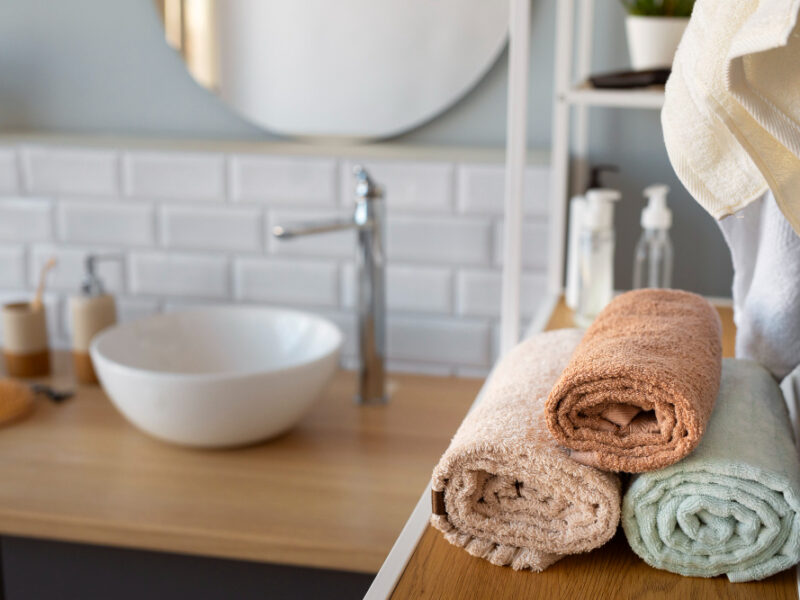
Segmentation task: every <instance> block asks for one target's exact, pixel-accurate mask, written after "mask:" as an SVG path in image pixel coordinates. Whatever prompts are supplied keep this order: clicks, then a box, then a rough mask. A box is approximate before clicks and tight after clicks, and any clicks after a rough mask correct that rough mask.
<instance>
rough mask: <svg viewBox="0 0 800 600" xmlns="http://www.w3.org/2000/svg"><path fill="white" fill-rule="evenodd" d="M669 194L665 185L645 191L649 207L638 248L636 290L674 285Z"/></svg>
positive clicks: (635, 260) (634, 268) (635, 266)
mask: <svg viewBox="0 0 800 600" xmlns="http://www.w3.org/2000/svg"><path fill="white" fill-rule="evenodd" d="M667 193H669V187H667V186H666V185H662V184H656V185H651V186H650V187H648V188H646V189H645V190H644V196H645V198H647V206H646V207H645V208H644V210H642V227H643V228H644V232H643V233H642V237H641V238H639V242H638V243H637V244H636V254H635V258H634V265H633V287H634V289H639V288H668V287H670V286H671V285H672V242H671V241H670V239H669V228H670V227H671V226H672V211H671V210H670V209H669V207H668V206H667Z"/></svg>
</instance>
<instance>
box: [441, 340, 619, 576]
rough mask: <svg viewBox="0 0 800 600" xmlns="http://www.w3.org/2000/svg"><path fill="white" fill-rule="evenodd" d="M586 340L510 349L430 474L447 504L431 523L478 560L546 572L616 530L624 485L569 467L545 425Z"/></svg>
mask: <svg viewBox="0 0 800 600" xmlns="http://www.w3.org/2000/svg"><path fill="white" fill-rule="evenodd" d="M580 338H581V332H580V331H578V330H575V329H562V330H557V331H552V332H548V333H543V334H540V335H537V336H534V337H532V338H530V339H528V340H526V341H524V342H522V343H521V344H519V345H518V346H517V347H515V348H514V349H512V350H511V351H510V352H509V353H508V354H507V355H506V356H505V357H504V358H503V359H502V361H501V362H500V363H499V364H498V365H497V367H496V368H495V371H494V373H493V374H492V376H491V378H490V380H489V382H488V383H487V385H486V388H485V390H484V392H483V398H482V400H481V401H480V402H479V404H478V405H477V406H476V407H475V408H473V410H472V411H471V412H470V413H469V414H468V415H467V417H466V418H465V419H464V422H463V423H462V424H461V426H460V427H459V429H458V431H457V432H456V434H455V436H454V437H453V440H452V441H451V443H450V447H449V448H448V449H447V451H446V452H445V453H444V455H443V456H442V458H441V460H440V461H439V464H438V465H437V466H436V468H435V470H434V472H433V478H432V482H431V485H432V488H433V492H434V498H436V497H437V494H438V495H439V497H440V498H441V495H442V494H443V502H441V501H440V502H435V504H438V505H439V507H438V510H437V507H435V509H434V515H433V516H432V517H431V523H432V524H433V526H434V527H436V528H437V529H439V530H440V531H442V532H443V533H444V536H445V538H446V539H447V540H448V541H449V542H450V543H452V544H455V545H457V546H461V547H463V548H464V549H465V550H466V551H467V552H469V553H470V554H472V555H473V556H478V557H480V558H484V559H486V560H488V561H489V562H491V563H493V564H496V565H510V566H511V567H513V568H514V569H531V570H534V571H541V570H543V569H546V568H547V567H548V566H550V565H551V564H553V563H554V562H556V561H557V560H558V559H559V558H561V557H562V556H564V555H567V554H574V553H579V552H587V551H589V550H592V549H594V548H597V547H598V546H602V545H603V544H604V543H606V542H607V541H608V540H610V539H611V537H612V536H613V535H614V532H615V531H616V529H617V525H618V523H619V516H620V503H621V492H620V481H619V478H618V477H617V476H616V475H614V474H611V473H604V472H601V471H599V470H597V469H594V468H592V467H587V466H585V465H581V464H579V463H577V462H575V461H573V460H571V459H570V458H569V456H568V454H567V451H566V450H564V449H563V448H561V447H560V446H559V445H558V444H557V442H556V441H555V440H554V439H553V438H552V436H551V435H550V432H549V431H548V430H547V426H546V425H545V418H544V404H545V400H546V398H547V393H548V392H549V391H550V388H551V387H552V386H553V384H554V383H555V382H556V379H558V376H559V374H560V373H561V371H562V369H563V368H564V367H565V366H566V364H567V361H568V360H569V357H570V355H571V354H572V352H573V350H574V349H575V347H576V346H577V344H578V341H579V340H580ZM436 513H438V514H436Z"/></svg>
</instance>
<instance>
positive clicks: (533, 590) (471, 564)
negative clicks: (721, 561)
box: [391, 299, 798, 600]
mask: <svg viewBox="0 0 800 600" xmlns="http://www.w3.org/2000/svg"><path fill="white" fill-rule="evenodd" d="M717 310H718V311H719V313H720V317H721V319H722V328H723V334H722V346H723V354H724V355H725V356H732V355H733V351H734V342H735V338H736V329H735V326H734V324H733V311H732V309H731V308H730V307H726V306H718V307H717ZM573 326H574V322H573V320H572V312H571V311H570V310H569V309H568V308H567V307H566V305H565V304H564V303H563V299H562V301H561V302H559V304H558V305H557V306H556V308H555V310H554V311H553V313H552V314H551V316H550V319H549V321H548V324H547V327H546V329H548V330H549V329H560V328H564V327H573ZM797 597H798V595H797V579H796V574H795V569H789V570H786V571H784V572H782V573H778V574H777V575H774V576H773V577H770V578H769V579H766V580H764V581H759V582H753V583H730V582H729V581H728V579H727V578H726V577H724V576H721V577H714V578H711V579H702V578H698V577H682V576H680V575H675V574H673V573H669V572H667V571H661V570H658V569H653V568H652V567H650V566H648V565H647V564H646V563H645V562H644V561H642V560H641V559H640V558H639V557H638V556H636V555H635V554H634V553H633V551H632V550H631V549H630V548H629V547H628V544H627V542H626V541H625V538H624V536H623V535H622V533H621V531H618V532H617V535H616V537H615V538H614V539H613V540H612V541H611V542H609V543H608V544H606V545H605V546H603V547H602V548H598V549H597V550H594V551H593V552H589V553H586V554H580V555H575V556H568V557H565V558H563V559H562V560H560V561H558V562H557V563H556V564H555V565H553V566H552V567H550V568H548V569H547V570H545V571H543V572H542V573H533V572H530V571H514V570H513V569H511V568H509V567H497V566H494V565H492V564H490V563H489V562H487V561H485V560H482V559H479V558H475V557H473V556H470V555H469V554H468V553H467V552H465V551H464V550H462V549H461V548H457V547H456V546H453V545H451V544H450V543H448V542H447V541H446V540H445V539H444V537H442V534H441V533H440V532H439V531H437V530H435V529H433V527H431V526H428V527H427V528H426V529H425V532H424V533H423V535H422V538H421V539H420V541H419V543H418V544H417V546H416V548H415V549H414V552H413V553H412V555H411V557H410V558H409V560H408V563H407V564H406V567H405V570H404V571H403V574H402V575H401V576H400V578H399V580H398V582H397V584H396V586H395V588H394V591H393V593H392V594H391V598H393V599H394V600H406V599H412V598H413V599H416V600H424V599H428V598H430V599H433V598H436V599H438V600H446V599H449V598H453V599H456V598H475V599H479V598H492V599H497V600H502V599H506V598H508V599H515V598H526V599H529V600H535V599H542V600H550V599H556V598H563V599H565V600H578V599H583V598H587V599H588V598H591V599H595V598H597V599H601V598H602V599H605V598H618V599H620V600H627V599H631V600H633V599H653V600H655V599H661V598H665V599H666V598H668V599H669V600H684V599H685V600H697V599H700V598H702V599H706V598H708V599H711V598H713V599H737V600H744V599H753V600H778V599H780V600H789V599H791V600H797Z"/></svg>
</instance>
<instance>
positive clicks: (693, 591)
mask: <svg viewBox="0 0 800 600" xmlns="http://www.w3.org/2000/svg"><path fill="white" fill-rule="evenodd" d="M392 598H393V599H397V598H415V599H416V600H425V599H428V598H436V599H437V600H447V599H449V598H453V599H457V598H474V599H479V598H497V599H501V598H515V599H516V598H525V600H555V599H557V598H563V599H564V600H579V599H581V598H597V599H605V598H614V599H617V600H629V599H630V600H634V599H635V600H656V599H661V598H669V600H716V599H720V600H722V599H730V600H734V599H736V600H745V599H752V600H790V599H791V600H796V598H797V592H796V581H795V577H794V570H793V569H790V570H788V571H784V572H782V573H778V574H777V575H774V576H772V577H770V578H769V579H765V580H764V581H756V582H752V583H730V582H728V580H727V578H725V577H714V578H712V579H701V578H698V577H681V576H680V575H674V574H673V573H669V572H667V571H659V570H658V569H652V568H650V567H648V566H647V565H646V564H645V563H644V562H642V560H641V559H640V558H639V557H637V556H636V555H635V554H634V553H633V552H631V551H630V549H629V548H628V544H627V542H626V541H625V537H624V535H622V533H621V532H619V533H618V534H617V536H616V537H615V538H614V539H613V540H611V541H610V542H609V543H608V544H606V545H605V546H603V547H602V548H600V549H598V550H595V551H594V552H589V553H587V554H578V555H574V556H568V557H566V558H563V559H562V560H560V561H558V562H557V563H556V564H554V565H553V566H552V567H550V568H549V569H547V570H545V571H543V572H541V573H533V572H531V571H513V570H512V569H511V568H509V567H496V566H494V565H492V564H490V563H489V562H487V561H485V560H483V559H480V558H475V557H474V556H470V555H469V554H467V553H466V552H464V551H463V550H462V549H460V548H457V547H456V546H453V545H451V544H448V543H447V542H446V541H445V540H444V539H443V538H442V535H441V533H439V532H438V531H436V530H435V529H433V528H432V527H428V529H427V530H426V531H425V533H424V535H423V536H422V539H421V540H420V543H419V545H418V546H417V549H416V551H415V552H414V556H413V557H412V562H411V563H409V565H408V566H407V567H406V571H405V573H403V576H402V578H401V579H400V581H399V582H398V584H397V587H396V588H395V591H394V594H393V595H392Z"/></svg>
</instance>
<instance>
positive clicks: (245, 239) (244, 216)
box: [161, 205, 263, 252]
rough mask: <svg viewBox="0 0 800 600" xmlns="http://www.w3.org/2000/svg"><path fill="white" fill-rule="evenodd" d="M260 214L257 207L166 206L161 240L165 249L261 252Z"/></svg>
mask: <svg viewBox="0 0 800 600" xmlns="http://www.w3.org/2000/svg"><path fill="white" fill-rule="evenodd" d="M262 223H263V220H262V213H261V210H260V209H258V208H228V207H224V208H222V207H220V208H216V207H198V206H192V205H165V206H163V207H162V208H161V241H162V243H163V245H164V246H166V247H167V248H188V249H213V250H237V251H243V252H245V251H252V252H257V251H259V250H261V235H262V229H263V227H262Z"/></svg>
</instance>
